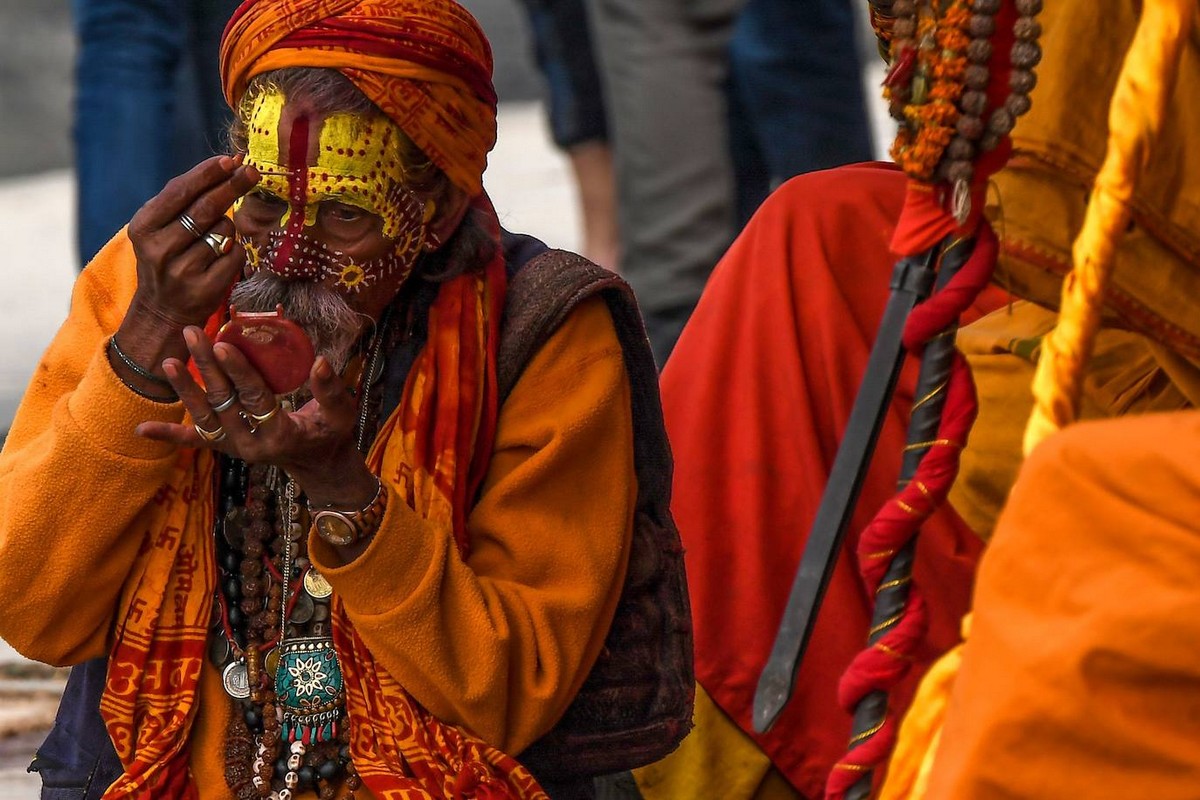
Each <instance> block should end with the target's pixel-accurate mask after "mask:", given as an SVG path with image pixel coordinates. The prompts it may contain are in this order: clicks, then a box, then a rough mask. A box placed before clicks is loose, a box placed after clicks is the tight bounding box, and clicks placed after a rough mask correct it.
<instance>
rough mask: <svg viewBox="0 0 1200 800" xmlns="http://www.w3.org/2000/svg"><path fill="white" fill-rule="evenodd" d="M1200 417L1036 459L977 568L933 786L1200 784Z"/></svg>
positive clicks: (1128, 790) (1169, 789)
mask: <svg viewBox="0 0 1200 800" xmlns="http://www.w3.org/2000/svg"><path fill="white" fill-rule="evenodd" d="M1197 451H1200V413H1198V412H1194V411H1185V412H1178V413H1172V414H1153V415H1147V416H1143V417H1137V418H1128V419H1121V420H1109V421H1104V422H1084V423H1079V424H1077V425H1074V426H1072V427H1070V428H1068V429H1067V430H1066V431H1064V432H1062V433H1059V434H1056V435H1054V436H1052V437H1051V438H1049V439H1047V440H1046V441H1045V442H1043V443H1042V444H1041V445H1040V446H1038V447H1037V448H1036V449H1035V450H1034V452H1033V453H1032V454H1031V455H1030V457H1029V460H1028V461H1027V462H1026V463H1025V466H1024V467H1023V468H1022V470H1021V472H1020V475H1019V477H1018V479H1017V482H1016V484H1015V486H1014V487H1013V491H1012V494H1011V496H1010V498H1009V502H1008V505H1007V506H1006V508H1005V511H1004V513H1003V514H1002V515H1001V517H1000V521H999V524H998V525H997V527H996V532H995V536H994V537H993V539H992V542H991V544H990V546H989V548H988V552H987V553H986V555H985V556H984V558H983V560H982V562H981V563H980V568H979V578H978V584H977V588H976V594H975V600H974V615H973V616H974V618H973V621H972V624H971V633H970V636H969V637H968V639H967V642H966V644H965V645H964V646H963V648H962V651H961V654H962V662H961V666H960V668H959V672H958V676H957V678H956V680H955V682H954V688H953V691H952V693H951V696H950V705H949V707H948V710H947V715H946V718H945V726H944V728H943V729H942V735H941V739H940V746H939V748H938V751H937V756H936V758H935V759H934V763H933V769H932V772H931V774H930V777H929V783H928V791H927V793H926V795H925V796H926V797H928V798H931V799H932V798H954V800H1001V798H1087V800H1129V799H1130V798H1155V800H1185V799H1186V800H1192V798H1195V797H1197V796H1200V659H1198V658H1197V642H1200V580H1198V576H1200V465H1198V463H1197V459H1196V453H1197Z"/></svg>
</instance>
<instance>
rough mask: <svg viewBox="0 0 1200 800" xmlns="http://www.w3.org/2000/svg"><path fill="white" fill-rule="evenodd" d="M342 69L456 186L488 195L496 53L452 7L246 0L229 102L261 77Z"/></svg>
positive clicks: (378, 0)
mask: <svg viewBox="0 0 1200 800" xmlns="http://www.w3.org/2000/svg"><path fill="white" fill-rule="evenodd" d="M285 67H327V68H332V69H336V70H338V71H339V72H341V73H342V74H344V75H345V76H346V77H347V78H349V79H350V80H351V81H352V82H353V83H354V85H355V86H357V87H358V88H359V90H361V91H362V92H363V94H365V95H366V96H367V97H368V98H370V100H371V101H372V102H373V103H375V105H377V106H379V108H380V109H382V110H383V112H384V113H385V114H387V116H389V117H390V118H391V119H392V120H393V121H394V122H395V123H396V124H397V125H399V126H400V128H401V130H403V131H404V132H405V133H406V134H408V136H409V138H411V139H412V140H413V141H414V142H416V144H417V145H418V146H419V147H420V148H421V149H422V150H423V151H425V154H426V155H428V156H429V158H430V160H432V161H433V163H434V164H436V165H437V166H438V167H439V168H440V169H441V170H442V171H443V172H445V173H446V175H447V176H448V177H449V178H450V180H451V181H453V182H454V183H455V184H456V185H457V186H459V187H461V188H462V189H463V190H465V191H466V192H467V193H468V194H470V195H472V196H475V195H478V194H479V193H480V192H482V191H483V170H484V168H485V167H486V166H487V154H488V152H489V151H490V150H491V149H492V147H493V146H494V145H495V143H496V91H495V89H494V88H493V86H492V51H491V47H490V46H489V45H488V42H487V38H486V37H485V36H484V33H483V30H482V29H481V28H480V27H479V23H478V22H476V21H475V18H474V17H472V16H471V15H470V13H468V12H467V11H466V9H464V8H463V7H462V6H460V5H458V4H457V3H455V2H453V0H246V2H244V3H242V5H241V6H240V7H239V8H238V9H237V11H236V12H234V15H233V18H232V19H231V20H230V21H229V25H228V26H227V27H226V28H225V36H224V38H223V40H222V42H221V79H222V81H223V83H224V86H225V99H226V100H228V101H229V103H230V105H231V106H233V107H234V108H237V103H238V101H239V100H240V98H241V96H242V94H243V93H244V92H245V91H246V86H247V84H249V82H250V79H251V78H253V77H254V76H255V75H259V74H261V73H263V72H268V71H270V70H275V69H283V68H285Z"/></svg>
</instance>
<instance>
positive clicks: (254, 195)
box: [246, 191, 287, 214]
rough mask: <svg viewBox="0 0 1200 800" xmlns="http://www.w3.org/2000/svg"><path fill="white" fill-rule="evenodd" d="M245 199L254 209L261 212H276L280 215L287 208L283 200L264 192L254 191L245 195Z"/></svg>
mask: <svg viewBox="0 0 1200 800" xmlns="http://www.w3.org/2000/svg"><path fill="white" fill-rule="evenodd" d="M246 199H247V200H249V201H251V202H252V203H253V204H254V207H255V208H257V209H261V210H263V211H278V212H279V213H280V214H282V213H283V212H284V210H285V209H286V208H287V203H286V202H285V201H284V200H283V198H280V197H276V196H275V195H273V194H268V193H267V192H264V191H254V192H251V193H250V194H248V195H246Z"/></svg>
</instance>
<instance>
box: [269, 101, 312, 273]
mask: <svg viewBox="0 0 1200 800" xmlns="http://www.w3.org/2000/svg"><path fill="white" fill-rule="evenodd" d="M311 128H312V125H311V119H310V118H309V116H308V114H298V115H297V116H295V117H293V118H292V130H291V134H290V135H289V137H288V145H287V153H288V161H287V164H288V208H289V209H290V210H289V213H288V222H287V227H286V228H285V229H284V232H283V242H282V243H281V245H280V247H279V249H278V250H277V251H276V252H275V258H274V261H273V263H272V265H271V266H272V271H273V272H275V273H276V274H278V275H280V276H281V277H284V278H308V279H312V278H316V277H318V276H319V275H320V272H321V270H320V268H319V266H318V264H317V261H316V259H315V258H314V257H313V255H314V254H311V253H308V252H306V251H307V250H308V248H306V247H302V246H300V245H301V244H302V238H301V237H302V236H303V234H304V215H305V211H306V210H307V206H308V144H309V137H310V136H311V135H312V133H311Z"/></svg>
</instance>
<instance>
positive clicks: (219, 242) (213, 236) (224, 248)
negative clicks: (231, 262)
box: [204, 231, 233, 256]
mask: <svg viewBox="0 0 1200 800" xmlns="http://www.w3.org/2000/svg"><path fill="white" fill-rule="evenodd" d="M204 243H205V244H206V245H208V246H209V247H210V248H212V251H213V252H214V253H216V254H217V255H218V256H223V255H225V254H226V253H228V252H229V250H230V248H231V247H233V237H231V236H225V235H224V234H221V233H215V232H213V231H209V232H208V233H206V234H204Z"/></svg>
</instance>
